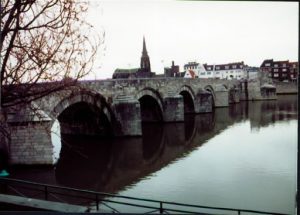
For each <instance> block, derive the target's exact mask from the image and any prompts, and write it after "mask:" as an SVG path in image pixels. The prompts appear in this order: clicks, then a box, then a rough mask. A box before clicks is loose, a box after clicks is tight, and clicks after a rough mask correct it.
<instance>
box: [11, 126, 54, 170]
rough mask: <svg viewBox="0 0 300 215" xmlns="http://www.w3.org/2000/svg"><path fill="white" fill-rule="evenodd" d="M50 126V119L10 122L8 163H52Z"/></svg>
mask: <svg viewBox="0 0 300 215" xmlns="http://www.w3.org/2000/svg"><path fill="white" fill-rule="evenodd" d="M51 126H52V121H40V122H26V123H20V124H19V123H16V124H15V123H14V124H11V125H10V130H11V134H12V135H11V142H10V163H11V164H27V165H29V164H43V165H45V164H46V165H52V164H54V156H53V153H54V152H53V145H52V141H51V133H50V129H51Z"/></svg>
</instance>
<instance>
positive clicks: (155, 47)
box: [87, 0, 299, 78]
mask: <svg viewBox="0 0 300 215" xmlns="http://www.w3.org/2000/svg"><path fill="white" fill-rule="evenodd" d="M91 6H92V7H91V9H90V12H89V15H88V17H87V19H88V20H89V21H90V22H91V23H92V24H93V25H94V26H95V28H96V30H97V31H99V32H100V31H101V30H104V31H105V34H106V37H105V44H104V46H103V47H102V48H103V50H100V53H99V55H98V57H97V61H96V64H95V69H94V75H93V76H89V78H95V77H96V78H111V77H112V74H113V72H114V70H115V69H116V68H137V67H139V64H140V57H141V53H142V42H143V35H144V36H145V39H146V46H147V50H148V54H149V57H150V63H151V68H152V71H154V72H156V73H163V68H164V67H166V66H170V65H171V61H172V60H174V61H175V64H178V65H179V66H180V69H181V71H182V68H183V65H184V64H185V63H187V62H188V61H193V60H196V61H198V62H200V63H209V64H214V63H215V64H221V63H230V62H237V61H244V62H245V63H246V64H248V65H250V66H260V64H261V63H262V61H263V60H264V59H270V58H273V59H274V60H290V61H297V60H298V19H299V18H298V13H299V12H298V11H299V6H298V3H297V2H237V1H235V2H229V1H228V2H226V1H169V0H160V1H154V0H139V1H126V0H119V1H108V0H106V1H100V2H99V1H95V0H94V1H93V0H92V4H91ZM104 48H105V50H104Z"/></svg>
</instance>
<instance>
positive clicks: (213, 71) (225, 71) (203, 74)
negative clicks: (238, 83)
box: [184, 61, 247, 80]
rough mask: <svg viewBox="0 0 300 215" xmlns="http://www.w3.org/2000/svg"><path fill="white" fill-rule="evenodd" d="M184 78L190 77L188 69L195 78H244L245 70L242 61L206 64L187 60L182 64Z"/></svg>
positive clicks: (245, 76) (245, 75)
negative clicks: (187, 61) (186, 62)
mask: <svg viewBox="0 0 300 215" xmlns="http://www.w3.org/2000/svg"><path fill="white" fill-rule="evenodd" d="M184 71H185V76H184V77H185V78H190V77H192V75H191V73H190V71H192V72H193V73H194V74H195V77H196V78H216V79H238V80H240V79H246V78H247V71H246V70H245V65H244V62H243V61H242V62H237V63H228V64H217V65H208V64H206V63H205V64H203V65H202V64H200V63H197V62H189V63H188V64H185V65H184Z"/></svg>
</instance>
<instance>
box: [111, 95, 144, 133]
mask: <svg viewBox="0 0 300 215" xmlns="http://www.w3.org/2000/svg"><path fill="white" fill-rule="evenodd" d="M112 109H113V110H114V113H115V116H116V118H117V121H118V123H119V124H120V125H119V126H118V127H117V128H115V129H114V133H115V135H116V136H140V135H142V124H141V108H140V103H139V101H138V100H136V99H133V97H131V96H124V95H123V96H118V97H117V98H116V99H114V102H113V106H112Z"/></svg>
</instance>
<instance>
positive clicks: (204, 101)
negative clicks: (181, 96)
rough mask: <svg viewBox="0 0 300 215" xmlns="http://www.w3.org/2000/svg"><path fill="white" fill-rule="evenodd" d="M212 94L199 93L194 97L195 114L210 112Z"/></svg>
mask: <svg viewBox="0 0 300 215" xmlns="http://www.w3.org/2000/svg"><path fill="white" fill-rule="evenodd" d="M212 99H213V98H212V94H211V93H210V92H208V91H199V92H198V93H197V94H196V96H195V113H210V112H212V107H213V101H212Z"/></svg>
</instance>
